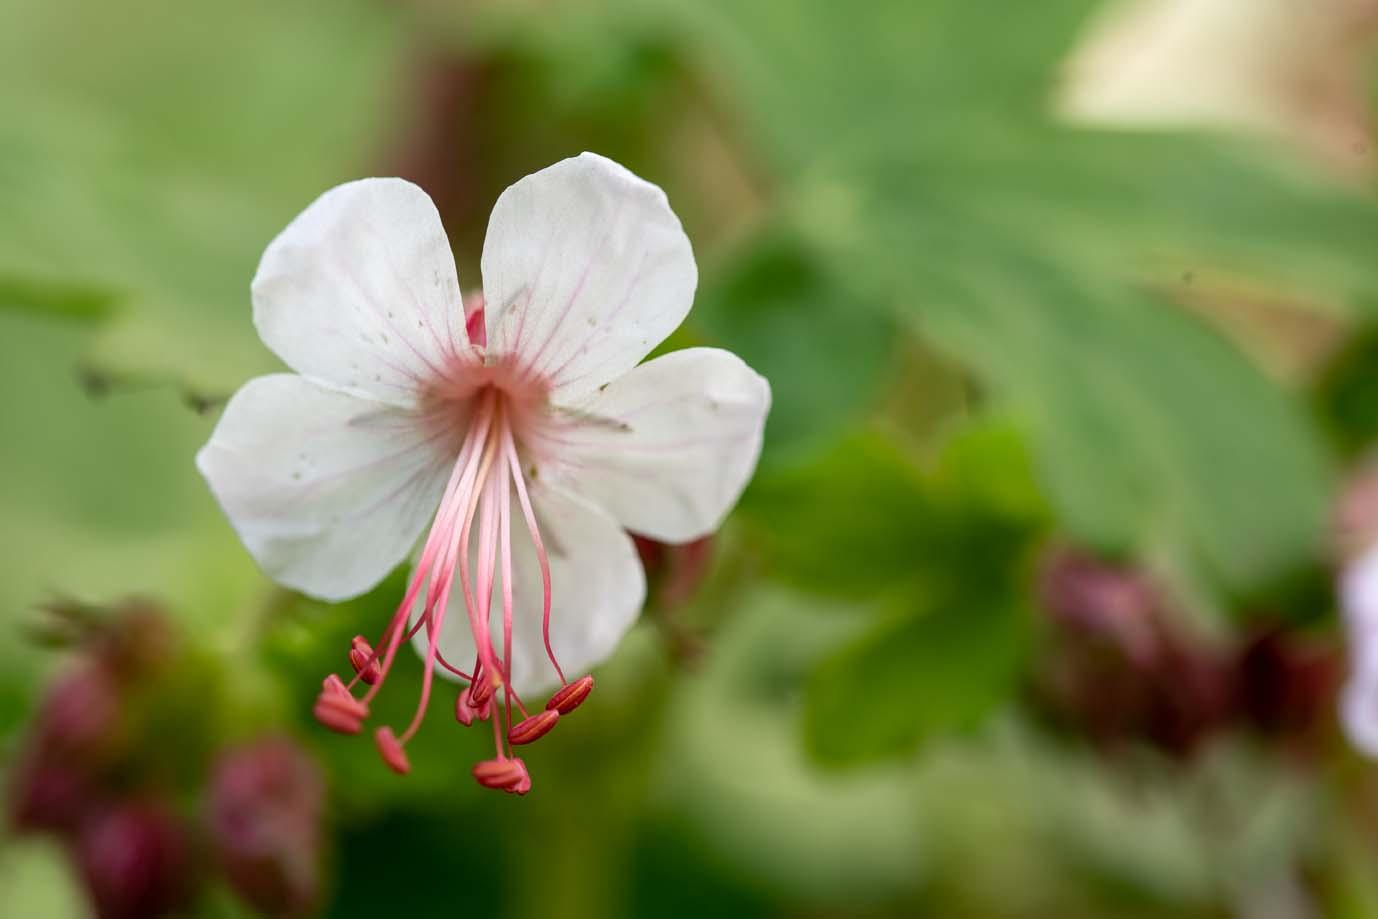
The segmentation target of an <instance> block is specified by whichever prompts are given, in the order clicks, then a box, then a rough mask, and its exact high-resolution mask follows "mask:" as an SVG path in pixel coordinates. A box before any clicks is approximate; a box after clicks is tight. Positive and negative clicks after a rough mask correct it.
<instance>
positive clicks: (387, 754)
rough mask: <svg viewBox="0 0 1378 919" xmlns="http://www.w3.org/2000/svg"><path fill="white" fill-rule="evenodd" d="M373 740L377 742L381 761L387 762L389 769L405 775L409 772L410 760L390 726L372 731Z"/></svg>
mask: <svg viewBox="0 0 1378 919" xmlns="http://www.w3.org/2000/svg"><path fill="white" fill-rule="evenodd" d="M373 740H374V742H375V743H377V744H378V752H379V754H381V755H382V757H383V762H385V763H387V764H388V768H389V769H391V770H392V771H393V772H395V773H397V774H398V775H406V774H407V773H408V772H411V762H410V761H409V760H408V759H407V753H406V751H405V750H403V749H402V744H401V742H400V741H398V739H397V735H396V734H394V733H392V728H389V727H381V728H379V729H378V730H377V731H376V732H374V734H373Z"/></svg>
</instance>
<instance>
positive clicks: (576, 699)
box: [545, 676, 593, 715]
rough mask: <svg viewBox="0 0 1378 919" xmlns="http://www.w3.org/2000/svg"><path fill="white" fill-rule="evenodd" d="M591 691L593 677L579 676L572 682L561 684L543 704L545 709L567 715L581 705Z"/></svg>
mask: <svg viewBox="0 0 1378 919" xmlns="http://www.w3.org/2000/svg"><path fill="white" fill-rule="evenodd" d="M591 692H593V677H591V676H581V677H580V678H579V679H577V680H575V681H574V682H573V683H566V684H565V685H563V686H561V687H560V689H559V691H557V692H556V693H555V695H553V696H551V697H550V701H549V702H547V703H546V704H545V707H546V710H548V711H549V710H554V711H557V712H559V713H560V714H561V715H568V714H569V713H570V712H572V711H574V710H575V709H576V708H578V707H579V706H580V705H582V704H583V702H584V700H585V699H587V698H588V697H589V693H591Z"/></svg>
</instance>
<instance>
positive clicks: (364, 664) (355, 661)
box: [349, 635, 383, 686]
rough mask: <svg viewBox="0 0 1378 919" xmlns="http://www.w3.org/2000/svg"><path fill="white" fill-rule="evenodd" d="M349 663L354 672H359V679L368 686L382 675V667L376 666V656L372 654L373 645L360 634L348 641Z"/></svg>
mask: <svg viewBox="0 0 1378 919" xmlns="http://www.w3.org/2000/svg"><path fill="white" fill-rule="evenodd" d="M349 663H350V664H351V665H352V666H353V667H354V672H355V673H357V674H359V679H361V680H363V681H364V682H365V683H367V684H368V685H370V686H372V685H373V684H374V683H377V682H378V680H379V679H381V678H382V676H383V671H382V668H381V667H379V666H378V658H377V657H375V656H374V654H373V646H372V645H370V644H369V643H368V639H366V638H364V636H362V635H355V636H354V638H353V640H351V641H350V643H349Z"/></svg>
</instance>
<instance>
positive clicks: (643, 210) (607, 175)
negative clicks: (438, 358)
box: [483, 153, 698, 399]
mask: <svg viewBox="0 0 1378 919" xmlns="http://www.w3.org/2000/svg"><path fill="white" fill-rule="evenodd" d="M697 283H698V269H697V267H696V266H695V264H694V253H693V250H692V249H691V248H690V246H689V239H688V237H686V236H685V235H684V230H683V229H681V227H680V224H679V219H678V218H677V217H675V215H674V212H673V211H671V210H670V205H669V202H668V201H666V200H665V193H664V192H662V191H661V190H660V189H659V188H657V187H656V186H654V185H652V184H650V183H649V182H645V181H643V180H641V179H639V178H637V177H636V176H634V175H632V173H630V172H628V171H627V170H626V169H625V168H623V167H622V166H619V165H618V164H617V163H614V162H613V161H612V160H609V159H607V158H605V157H601V156H597V155H596V154H593V153H583V154H580V155H579V156H577V157H574V158H572V159H567V160H563V161H561V162H559V163H556V164H555V165H554V166H551V167H549V168H548V169H543V170H541V171H540V172H537V173H535V174H533V175H529V176H527V177H526V178H524V179H522V180H521V181H519V182H517V183H516V184H515V185H513V186H512V187H511V188H509V189H507V190H506V191H505V192H503V193H502V196H501V197H500V198H498V202H497V204H496V205H495V206H494V208H493V215H492V217H491V218H490V219H489V222H488V236H487V238H486V239H485V241H484V244H483V293H484V296H485V297H486V298H487V310H488V319H487V321H488V347H489V352H490V353H491V354H495V355H504V354H515V355H517V356H518V357H519V358H520V359H521V361H522V363H523V364H524V365H525V366H527V367H529V368H531V369H532V370H533V371H535V372H536V373H537V374H539V375H541V376H543V377H545V378H546V379H547V380H548V381H550V383H551V385H552V387H553V389H554V391H555V397H556V398H563V399H571V398H577V397H578V396H580V395H583V394H585V393H588V392H591V391H593V390H595V389H597V388H598V387H599V386H600V385H602V384H603V383H606V382H607V381H608V380H611V379H614V378H615V377H617V376H619V375H620V374H622V373H624V372H625V371H627V370H630V369H631V368H632V367H635V366H636V365H637V364H638V363H639V362H640V361H641V359H642V358H643V357H645V356H646V355H647V354H648V353H650V351H651V349H652V348H654V347H655V346H656V345H657V344H659V343H660V342H661V341H663V340H664V338H665V336H667V335H669V334H670V333H671V332H672V331H674V329H675V327H676V326H678V325H679V324H680V322H681V321H683V319H684V317H685V315H686V314H687V313H688V312H689V305H690V303H691V302H692V301H693V299H694V287H695V285H696V284H697Z"/></svg>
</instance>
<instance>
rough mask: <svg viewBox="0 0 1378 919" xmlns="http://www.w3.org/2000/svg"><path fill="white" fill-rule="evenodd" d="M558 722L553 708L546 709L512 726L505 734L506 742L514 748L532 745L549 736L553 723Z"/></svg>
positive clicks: (558, 718)
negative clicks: (521, 745)
mask: <svg viewBox="0 0 1378 919" xmlns="http://www.w3.org/2000/svg"><path fill="white" fill-rule="evenodd" d="M559 720H560V713H559V712H557V711H555V709H553V708H548V709H546V710H545V711H543V712H540V713H538V714H535V715H532V716H531V717H530V718H526V719H523V720H522V721H520V722H518V723H517V724H514V725H512V728H511V730H509V731H508V732H507V742H508V743H510V744H513V745H514V746H516V745H520V744H528V743H534V742H536V741H537V740H540V739H541V738H542V737H544V736H545V735H546V734H549V733H550V729H551V728H553V727H555V723H556V722H558V721H559Z"/></svg>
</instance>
